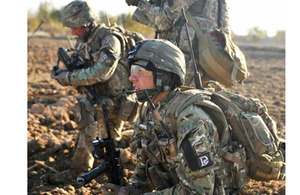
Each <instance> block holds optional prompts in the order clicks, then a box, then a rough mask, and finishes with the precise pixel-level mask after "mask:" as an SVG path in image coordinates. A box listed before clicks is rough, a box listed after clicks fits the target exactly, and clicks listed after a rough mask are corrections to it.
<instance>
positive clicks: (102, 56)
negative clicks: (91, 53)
mask: <svg viewBox="0 0 300 195" xmlns="http://www.w3.org/2000/svg"><path fill="white" fill-rule="evenodd" d="M107 58H108V57H107V55H106V54H105V53H102V54H101V55H100V59H101V62H103V61H105V60H106V59H107Z"/></svg>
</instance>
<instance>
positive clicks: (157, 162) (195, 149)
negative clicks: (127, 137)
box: [131, 90, 221, 194]
mask: <svg viewBox="0 0 300 195" xmlns="http://www.w3.org/2000/svg"><path fill="white" fill-rule="evenodd" d="M181 93H182V92H180V91H177V90H175V91H172V92H170V93H169V94H168V95H167V96H166V97H164V99H163V100H161V101H160V102H159V103H158V104H157V105H156V106H157V107H156V109H157V111H158V112H159V114H160V115H161V116H162V118H163V120H165V118H166V116H168V115H172V113H170V108H171V107H172V106H171V105H174V102H173V100H174V99H175V98H176V97H177V96H178V95H180V94H181ZM203 97H205V96H203ZM164 122H165V123H166V125H167V126H168V127H169V129H170V131H171V132H172V134H173V135H174V138H173V139H172V140H171V141H169V142H167V141H166V139H165V138H164V137H165V136H164V135H165V133H164V130H163V128H162V126H161V125H160V122H159V121H158V120H157V119H156V118H155V116H154V114H153V112H152V110H151V108H149V107H145V108H144V109H143V112H142V114H141V116H140V119H138V120H137V122H136V123H135V134H134V140H139V141H138V143H139V144H138V145H139V147H138V148H137V166H136V169H135V173H134V175H133V176H132V178H131V184H133V185H135V186H139V188H141V189H143V188H144V187H145V184H146V183H147V180H146V179H147V178H148V179H150V181H151V183H152V185H153V186H154V189H156V192H155V194H213V192H214V185H215V171H214V170H215V169H216V168H217V167H218V166H219V164H220V163H221V159H220V158H219V157H218V155H217V151H218V149H219V137H218V132H217V127H216V126H215V124H214V123H213V122H212V119H211V117H210V116H209V115H208V114H207V113H206V112H205V111H204V110H203V109H201V108H200V107H198V106H196V105H190V106H188V107H186V108H184V109H183V110H182V111H181V112H180V113H178V117H177V120H176V126H177V128H176V129H172V128H171V127H172V125H171V124H170V123H169V122H168V121H164ZM144 189H145V188H144Z"/></svg>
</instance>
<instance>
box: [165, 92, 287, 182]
mask: <svg viewBox="0 0 300 195" xmlns="http://www.w3.org/2000/svg"><path fill="white" fill-rule="evenodd" d="M203 97H208V99H210V100H205V99H207V98H203ZM192 104H193V105H198V106H200V107H201V108H202V109H203V110H204V111H206V112H207V113H208V114H209V115H210V116H211V117H212V119H213V121H214V124H215V125H216V126H217V129H218V133H219V137H220V151H219V156H220V157H221V158H222V159H223V160H224V162H225V163H224V164H226V165H223V166H224V167H221V168H219V170H221V171H217V174H218V176H219V177H220V178H221V179H223V183H224V184H222V185H223V186H225V187H233V188H240V187H241V186H243V185H244V184H246V183H247V182H248V180H249V178H251V179H254V180H258V181H269V180H276V179H283V178H284V176H285V160H284V156H283V154H282V153H284V151H281V148H280V144H281V143H282V140H280V139H279V138H278V136H277V134H276V133H277V128H276V123H275V121H274V120H273V119H272V118H271V117H270V116H269V114H268V111H267V108H266V106H265V104H264V103H263V102H261V101H260V100H258V99H255V98H246V97H244V96H242V95H237V94H233V93H230V92H228V91H225V90H224V89H221V90H216V89H213V88H211V89H208V90H205V91H199V90H195V89H192V90H186V91H183V92H182V93H181V94H180V95H178V96H177V97H176V98H175V100H174V101H173V103H172V107H171V108H170V109H169V111H168V112H167V114H166V118H165V121H166V123H167V124H171V127H172V128H175V129H176V126H174V125H176V120H177V117H178V115H179V113H180V112H181V111H182V110H183V109H184V108H186V107H188V106H190V105H192ZM216 107H217V108H219V110H218V109H217V108H216ZM170 113H174V114H173V115H172V114H170ZM223 118H225V120H226V121H227V123H226V122H225V123H226V125H227V127H228V128H224V127H222V125H220V124H222V123H223V124H224V122H223V121H222V119H223ZM229 173H230V174H231V180H230V181H228V180H227V181H226V177H228V175H227V174H229Z"/></svg>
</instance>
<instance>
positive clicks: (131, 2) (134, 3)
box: [126, 0, 140, 6]
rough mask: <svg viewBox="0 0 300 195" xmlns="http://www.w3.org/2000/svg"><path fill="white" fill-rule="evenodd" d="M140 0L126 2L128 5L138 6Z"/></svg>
mask: <svg viewBox="0 0 300 195" xmlns="http://www.w3.org/2000/svg"><path fill="white" fill-rule="evenodd" d="M139 1H140V0H126V3H127V5H129V6H130V5H133V6H137V4H138V2H139Z"/></svg>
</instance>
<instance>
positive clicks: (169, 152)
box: [158, 137, 177, 164]
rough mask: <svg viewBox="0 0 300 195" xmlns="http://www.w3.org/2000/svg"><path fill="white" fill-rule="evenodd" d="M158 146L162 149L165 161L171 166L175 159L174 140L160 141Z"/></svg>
mask: <svg viewBox="0 0 300 195" xmlns="http://www.w3.org/2000/svg"><path fill="white" fill-rule="evenodd" d="M158 144H159V146H160V147H161V148H162V151H163V153H164V154H165V156H166V160H167V161H168V162H169V163H171V164H173V163H175V160H176V158H177V149H176V138H175V137H173V138H171V139H161V140H159V141H158Z"/></svg>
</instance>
